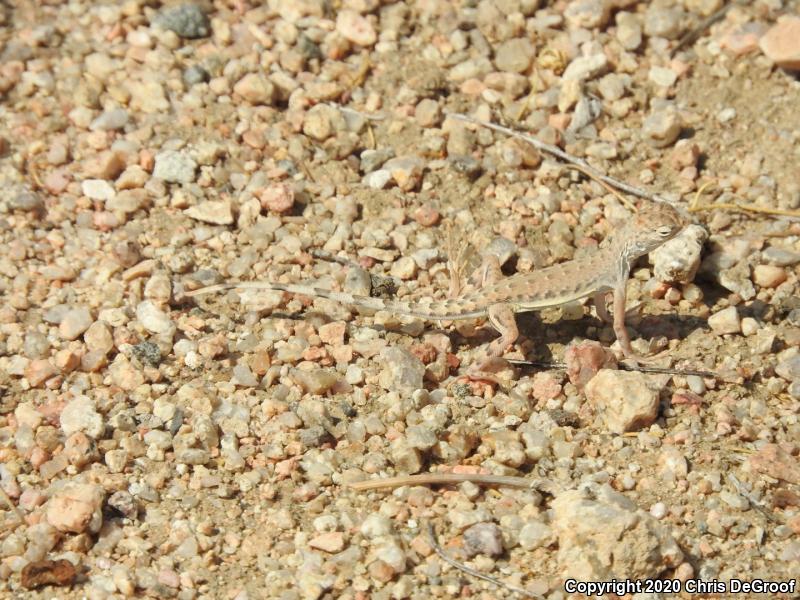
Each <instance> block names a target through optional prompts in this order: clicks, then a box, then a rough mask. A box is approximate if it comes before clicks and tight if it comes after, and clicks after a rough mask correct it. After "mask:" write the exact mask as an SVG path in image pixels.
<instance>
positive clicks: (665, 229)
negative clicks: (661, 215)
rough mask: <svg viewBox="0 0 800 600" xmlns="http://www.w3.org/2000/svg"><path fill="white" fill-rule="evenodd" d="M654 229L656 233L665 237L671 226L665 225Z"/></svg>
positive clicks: (670, 231) (670, 230) (669, 232)
mask: <svg viewBox="0 0 800 600" xmlns="http://www.w3.org/2000/svg"><path fill="white" fill-rule="evenodd" d="M656 231H657V232H658V235H660V236H661V237H667V236H668V235H669V234H671V233H672V227H666V226H664V227H659V228H658V229H657V230H656Z"/></svg>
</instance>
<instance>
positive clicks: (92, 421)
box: [60, 396, 105, 439]
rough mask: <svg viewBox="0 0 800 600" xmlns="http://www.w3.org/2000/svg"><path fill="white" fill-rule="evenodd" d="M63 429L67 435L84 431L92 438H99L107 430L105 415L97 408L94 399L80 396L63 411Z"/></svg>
mask: <svg viewBox="0 0 800 600" xmlns="http://www.w3.org/2000/svg"><path fill="white" fill-rule="evenodd" d="M60 418H61V430H62V431H63V432H64V435H65V436H67V437H68V436H70V435H72V434H73V433H75V432H77V431H82V432H84V433H85V434H86V435H88V436H89V437H91V438H95V439H97V438H99V437H100V436H101V435H102V434H103V432H104V431H105V425H104V423H103V416H102V415H101V414H100V413H98V412H97V410H95V403H94V400H92V399H91V398H89V397H88V396H78V397H77V398H75V399H74V400H72V401H71V402H69V403H68V404H67V405H66V406H65V407H64V410H62V411H61V417H60Z"/></svg>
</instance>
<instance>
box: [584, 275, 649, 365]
mask: <svg viewBox="0 0 800 600" xmlns="http://www.w3.org/2000/svg"><path fill="white" fill-rule="evenodd" d="M626 283H627V281H624V280H623V282H622V283H620V284H618V285H617V287H616V288H614V324H613V328H614V334H615V335H616V336H617V340H618V341H619V345H620V347H621V348H622V354H623V356H624V357H625V358H626V359H627V360H629V361H632V362H633V363H634V364H636V363H645V364H646V363H653V362H655V360H656V357H655V356H649V357H648V356H639V355H637V354H636V352H635V351H634V350H633V346H632V345H631V338H630V336H629V335H628V330H627V329H626V328H625V317H626V315H627V314H628V313H627V311H626V310H625V300H626V291H625V287H626V286H625V284H626ZM598 314H599V313H598Z"/></svg>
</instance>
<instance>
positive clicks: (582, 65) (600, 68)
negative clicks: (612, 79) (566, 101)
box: [561, 53, 608, 81]
mask: <svg viewBox="0 0 800 600" xmlns="http://www.w3.org/2000/svg"><path fill="white" fill-rule="evenodd" d="M607 67H608V58H607V57H606V55H605V54H602V53H601V54H592V55H591V56H579V57H578V58H575V59H574V60H573V61H572V62H571V63H569V65H568V66H567V68H566V69H565V70H564V74H563V75H562V76H561V78H562V79H563V80H565V81H567V80H569V79H579V80H587V79H592V78H594V77H597V76H598V75H601V74H602V73H603V72H605V71H606V69H607Z"/></svg>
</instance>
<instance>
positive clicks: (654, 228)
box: [617, 202, 686, 261]
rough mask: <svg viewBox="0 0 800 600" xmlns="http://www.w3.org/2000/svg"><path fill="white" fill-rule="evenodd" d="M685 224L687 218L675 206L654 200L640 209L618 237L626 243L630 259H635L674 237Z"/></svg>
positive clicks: (626, 253) (627, 254) (625, 249)
mask: <svg viewBox="0 0 800 600" xmlns="http://www.w3.org/2000/svg"><path fill="white" fill-rule="evenodd" d="M685 225H686V220H685V219H684V218H683V216H681V214H680V213H679V212H678V211H677V210H676V209H675V208H674V207H673V206H671V205H669V204H666V203H664V202H652V203H649V204H645V205H644V206H642V208H640V209H639V212H638V214H636V216H634V218H633V219H632V221H631V222H630V223H628V224H627V225H626V226H625V227H623V230H624V233H623V231H620V233H622V234H623V235H620V236H619V237H618V238H617V239H619V240H620V241H622V243H623V244H624V253H625V255H626V256H627V257H628V259H629V260H630V261H634V260H636V259H637V258H639V257H640V256H644V255H645V254H649V253H650V252H652V251H653V250H655V249H656V248H658V247H659V246H660V245H661V244H663V243H664V242H666V241H667V240H670V239H672V238H674V237H675V236H676V235H677V234H678V232H679V231H680V230H681V229H683V228H684V226H685Z"/></svg>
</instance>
